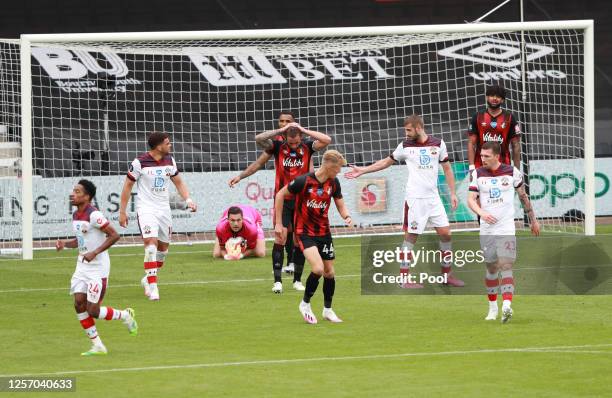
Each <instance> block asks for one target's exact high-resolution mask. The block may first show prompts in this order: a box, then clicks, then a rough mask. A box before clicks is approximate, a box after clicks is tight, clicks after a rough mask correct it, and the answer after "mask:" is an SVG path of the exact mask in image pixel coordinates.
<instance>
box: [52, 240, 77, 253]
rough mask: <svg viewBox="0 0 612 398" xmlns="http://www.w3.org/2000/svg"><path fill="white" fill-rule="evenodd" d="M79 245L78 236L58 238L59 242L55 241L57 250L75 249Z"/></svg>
mask: <svg viewBox="0 0 612 398" xmlns="http://www.w3.org/2000/svg"><path fill="white" fill-rule="evenodd" d="M78 246H79V242H78V241H77V239H76V238H74V239H69V240H61V239H58V240H57V242H55V250H57V251H60V250H64V248H68V249H75V248H77V247H78Z"/></svg>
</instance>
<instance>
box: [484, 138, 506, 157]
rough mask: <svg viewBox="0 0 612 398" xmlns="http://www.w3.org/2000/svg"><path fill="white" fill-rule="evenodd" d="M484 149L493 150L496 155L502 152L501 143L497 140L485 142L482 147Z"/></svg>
mask: <svg viewBox="0 0 612 398" xmlns="http://www.w3.org/2000/svg"><path fill="white" fill-rule="evenodd" d="M483 149H490V150H492V151H493V154H494V155H499V154H500V153H501V145H499V142H497V141H487V142H485V143H484V144H482V148H480V150H481V151H482V150H483Z"/></svg>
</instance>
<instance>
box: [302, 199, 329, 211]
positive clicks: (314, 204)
mask: <svg viewBox="0 0 612 398" xmlns="http://www.w3.org/2000/svg"><path fill="white" fill-rule="evenodd" d="M306 207H310V208H312V209H326V208H327V203H325V202H322V201H318V200H314V199H311V200H308V201H307V202H306Z"/></svg>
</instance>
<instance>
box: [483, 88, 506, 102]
mask: <svg viewBox="0 0 612 398" xmlns="http://www.w3.org/2000/svg"><path fill="white" fill-rule="evenodd" d="M485 95H486V96H487V97H491V96H494V95H496V96H498V97H499V98H501V99H506V89H505V88H503V87H502V86H500V85H498V84H493V85H492V86H488V87H487V91H486V93H485Z"/></svg>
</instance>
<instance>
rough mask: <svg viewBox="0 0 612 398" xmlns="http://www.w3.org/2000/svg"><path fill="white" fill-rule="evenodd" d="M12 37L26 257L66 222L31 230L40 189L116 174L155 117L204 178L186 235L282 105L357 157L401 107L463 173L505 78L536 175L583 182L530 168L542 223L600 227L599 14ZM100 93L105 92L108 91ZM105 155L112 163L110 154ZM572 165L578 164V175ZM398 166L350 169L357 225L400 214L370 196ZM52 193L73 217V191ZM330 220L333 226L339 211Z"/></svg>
mask: <svg viewBox="0 0 612 398" xmlns="http://www.w3.org/2000/svg"><path fill="white" fill-rule="evenodd" d="M522 32H524V33H525V35H524V36H525V37H526V40H527V44H529V46H528V47H529V51H530V53H529V54H527V56H526V61H525V64H526V67H525V69H526V71H518V69H517V68H520V66H518V67H517V66H516V65H518V64H517V63H516V62H514V61H515V58H516V51H517V49H519V50H518V51H519V55H520V48H521V43H519V41H520V37H521V33H522ZM517 44H518V45H517ZM18 45H19V47H20V48H19V59H20V63H19V65H20V76H15V77H14V78H15V79H20V85H21V96H20V104H21V109H20V119H21V122H20V123H21V125H20V126H19V130H20V139H21V150H22V170H21V187H20V192H19V193H15V195H16V196H19V195H20V198H19V199H20V207H21V236H20V237H14V236H13V237H11V236H8V234H7V235H6V236H3V237H2V241H3V242H9V241H10V240H11V239H14V240H17V241H21V242H22V244H21V246H22V247H21V248H22V256H23V258H24V259H31V258H32V251H33V248H34V247H35V246H36V247H51V246H52V240H53V239H55V238H57V237H59V236H61V235H62V234H63V233H66V230H65V229H64V230H62V229H61V228H59V226H58V227H57V228H55V227H50V225H54V224H52V223H51V222H49V223H48V224H46V227H45V228H46V229H45V232H44V233H42V232H40V231H37V228H38V227H37V225H38V224H37V221H36V220H37V216H36V214H35V210H34V209H35V206H36V203H37V200H39V199H40V195H38V196H37V197H35V195H36V194H35V191H36V190H37V189H51V190H55V189H57V190H58V191H57V192H54V194H53V195H48V198H47V200H49V202H51V201H53V200H54V198H56V199H57V198H60V197H61V196H62V195H63V196H64V197H65V196H67V194H68V193H69V191H62V192H60V191H59V190H66V189H67V187H70V184H73V183H75V182H76V181H77V179H78V178H86V177H93V178H94V180H95V182H96V183H97V184H101V185H99V186H103V187H106V186H109V185H113V184H114V185H116V184H117V181H121V180H120V178H122V176H123V175H124V173H125V170H127V165H128V161H129V160H130V159H132V158H134V157H135V156H136V155H137V154H138V153H140V152H144V151H145V150H146V146H145V141H144V140H143V138H144V133H146V130H150V129H152V128H153V127H155V128H159V129H166V130H170V132H177V134H175V135H173V138H174V137H176V140H175V142H174V144H175V145H174V154H175V157H176V158H177V161H178V163H179V167H183V168H184V169H185V170H186V171H187V173H186V177H188V178H187V179H188V183H191V184H192V185H193V186H200V185H202V186H206V187H208V188H205V189H206V190H208V191H206V190H204V191H197V192H198V194H200V195H201V196H200V201H201V202H204V204H205V206H203V207H204V210H200V212H199V214H198V215H195V216H193V217H192V216H189V217H187V216H185V217H184V220H185V225H183V224H181V222H183V221H179V228H178V232H179V233H183V234H186V235H189V236H195V237H196V239H199V238H202V239H204V238H206V237H209V236H210V232H211V231H212V230H214V229H211V227H210V226H211V225H212V224H214V223H215V222H216V220H217V219H218V218H219V216H220V214H221V212H220V211H219V209H218V207H219V208H220V207H221V206H224V205H228V204H230V203H231V202H234V201H236V200H237V199H238V196H236V194H235V191H234V192H232V191H231V190H230V189H229V188H226V186H222V185H223V184H222V182H223V181H224V180H227V179H229V178H228V177H229V176H231V175H235V174H236V173H237V171H238V170H240V169H244V167H245V166H246V165H247V164H249V163H250V162H252V161H254V160H255V158H256V157H257V155H258V154H259V151H258V149H257V148H256V146H255V144H254V139H253V137H254V134H255V133H257V132H261V131H263V130H269V129H272V128H274V127H276V126H275V118H276V116H275V115H276V114H277V113H278V112H279V111H280V110H284V109H292V110H297V113H298V121H299V122H300V123H301V124H303V125H304V126H307V127H309V128H311V129H313V130H318V131H323V132H326V133H329V134H330V136H332V139H333V143H332V146H333V147H334V148H335V149H339V150H340V151H341V152H344V153H345V154H346V155H347V158H348V160H349V161H350V162H351V163H356V164H369V163H371V162H373V161H375V160H378V159H380V158H381V157H384V156H387V155H388V154H389V153H390V151H392V150H393V149H394V148H395V146H396V145H397V144H398V143H399V142H400V141H401V140H402V138H403V133H402V131H401V121H402V119H403V117H404V116H407V113H412V112H417V113H421V114H422V115H423V116H424V118H425V124H426V130H427V131H431V132H432V133H433V134H434V135H439V136H441V137H443V138H444V140H445V141H446V142H447V145H449V147H450V153H451V157H452V158H453V160H456V161H457V162H458V164H459V166H458V167H459V168H458V169H456V170H458V172H460V173H463V175H465V174H466V173H465V171H466V170H464V169H467V166H466V165H465V162H466V160H467V156H466V145H465V140H466V137H465V130H466V129H467V125H468V121H469V117H470V115H471V114H473V113H474V112H476V111H477V110H478V109H480V108H482V107H483V105H484V88H485V86H486V85H488V84H491V83H496V82H497V83H500V84H502V85H504V86H505V87H506V89H507V90H509V92H510V93H511V98H510V99H509V100H508V101H507V108H508V109H509V110H511V111H512V112H517V111H518V109H519V108H518V106H517V104H518V102H519V101H521V93H522V89H521V87H522V86H523V83H526V87H527V90H528V93H526V94H527V97H528V103H527V104H525V105H526V106H525V107H524V109H525V112H527V113H529V114H530V120H532V123H530V125H527V126H526V134H527V135H529V137H530V143H529V145H530V156H531V157H530V158H529V159H523V161H524V162H525V161H527V162H530V166H531V163H533V164H534V165H538V167H535V168H534V167H530V172H531V171H533V170H545V169H546V168H549V167H553V166H554V167H555V168H557V169H558V170H559V173H558V174H557V175H556V178H557V181H559V180H560V178H559V176H566V181H561V183H563V182H568V183H570V185H571V184H577V187H578V188H577V189H578V192H574V188H572V187H569V188H567V187H566V188H564V189H565V191H563V192H560V193H557V197H555V196H554V195H552V194H550V192H549V190H550V181H549V180H546V178H548V177H547V176H540V177H541V178H540V177H538V178H539V179H534V183H538V184H539V183H542V181H544V180H546V181H545V182H543V183H542V184H544V185H542V186H541V189H540V193H541V195H544V196H546V195H550V201H552V204H551V203H548V204H542V206H546V209H547V210H546V211H547V212H548V213H550V214H548V213H547V215H545V217H547V218H549V219H550V222H549V224H550V225H551V226H552V227H553V228H554V229H555V230H570V231H577V232H580V233H584V234H587V235H592V234H594V233H595V189H596V184H595V164H594V142H595V141H594V60H593V46H594V44H593V21H591V20H585V21H546V22H523V23H486V24H484V23H482V24H461V25H425V26H385V27H354V28H320V29H275V30H232V31H208V32H207V31H202V32H149V33H146V32H145V33H99V34H98V33H86V34H48V35H47V34H43V35H22V36H21V39H20V42H19V44H18ZM45 49H47V50H45ZM48 49H51V50H48ZM33 61H35V62H33ZM60 61H61V62H60ZM62 62H63V63H62ZM519 64H520V62H519ZM530 68H532V69H530ZM520 72H526V73H520ZM521 75H522V76H521ZM108 76H111V77H112V79H110V80H109V78H108ZM258 79H259V80H258ZM521 79H527V80H526V81H521ZM0 84H2V82H1V81H0ZM109 87H110V88H109ZM1 88H2V87H0V89H1ZM110 91H112V95H111V94H110V93H109V92H110ZM104 93H108V95H110V96H111V97H104V98H103V99H101V97H100V95H107V94H104ZM102 102H104V103H105V104H106V105H105V106H106V107H107V108H106V110H104V111H103V110H102V105H100V104H101V103H102ZM109 103H110V106H111V109H110V115H111V117H110V119H111V120H110V121H109V117H108V114H109V110H108V106H109V105H108V104H109ZM102 113H104V115H105V116H104V121H103V118H102ZM0 117H2V108H0ZM0 122H2V119H1V118H0ZM102 126H104V127H102ZM102 129H103V130H104V133H105V134H104V135H106V138H103V137H102V135H103V134H101V130H102ZM532 135H533V136H534V137H537V139H533V140H532V139H531V137H532ZM109 137H110V138H109ZM109 140H110V143H109V142H108V141H109ZM103 141H105V142H106V143H103ZM60 144H61V145H60ZM108 145H110V146H108ZM531 146H533V147H531ZM102 147H104V148H105V149H104V150H105V151H108V152H110V156H111V158H110V160H107V159H106V158H103V156H101V155H100V151H101V150H102V149H101V148H102ZM557 150H558V151H557ZM555 151H557V152H555ZM317 159H318V158H317ZM562 160H568V161H569V162H565V163H564V162H562ZM105 161H108V162H111V163H110V165H109V164H104V165H103V166H102V165H101V162H105ZM538 162H539V163H538ZM462 164H463V165H465V167H464V168H462V167H463V166H462ZM551 165H552V166H551ZM185 166H186V167H185ZM396 167H399V166H396ZM563 167H568V168H571V169H567V170H564V169H563ZM578 167H580V168H582V170H581V171H580V172H577V173H576V174H577V175H574V174H572V173H573V172H574V171H576V168H578ZM397 170H398V171H397V173H396V169H395V168H394V169H393V170H390V171H389V172H388V173H387V174H381V175H380V178H379V180H381V181H383V180H385V179H386V185H385V187H384V188H383V192H380V191H378V192H370V190H369V189H370V188H368V185H366V186H363V185H359V184H358V182H348V181H347V182H346V184H347V190H348V191H349V192H351V193H350V196H351V199H350V200H349V202H350V204H351V205H353V206H354V207H358V206H359V208H360V209H362V210H363V213H362V214H361V216H358V217H356V219H357V221H358V222H360V223H361V224H362V226H363V227H364V228H363V229H362V230H358V232H359V233H377V231H378V230H377V229H375V227H370V226H371V225H375V226H376V225H379V224H384V225H387V224H394V225H395V226H397V224H398V223H399V222H400V219H399V217H398V216H397V214H394V213H393V212H392V211H391V210H389V209H385V210H384V211H383V210H380V209H378V208H375V206H376V204H372V203H368V200H367V197H368V195H370V194H371V195H373V196H372V197H373V198H374V199H373V200H378V202H377V203H378V204H380V198H381V197H382V200H383V202H384V201H385V200H386V201H387V203H386V205H387V207H394V208H395V207H398V206H397V204H396V203H395V202H393V200H396V199H395V197H396V196H397V197H399V198H401V193H398V192H399V191H403V189H404V183H405V181H404V180H398V179H397V178H399V177H397V176H398V175H403V174H401V171H400V169H397ZM103 171H104V172H103ZM570 171H571V172H572V173H569V172H570ZM270 173H271V172H270V171H269V170H267V171H266V172H264V171H260V172H258V174H255V175H253V177H252V178H254V179H252V180H245V181H243V182H241V184H243V185H242V186H241V187H240V189H241V190H242V192H243V193H244V195H243V196H242V198H246V199H248V200H250V201H251V202H253V203H252V204H255V203H256V202H257V203H260V199H261V198H263V199H261V201H262V202H265V203H263V205H262V208H266V209H265V210H269V208H270V201H271V200H272V198H271V197H270V194H269V192H268V190H269V187H270V186H273V178H272V177H270ZM568 174H572V176H571V177H568V176H567V175H568ZM579 174H582V175H579ZM202 175H205V176H206V177H205V181H204V180H202V178H201V176H202ZM368 177H369V176H368ZM553 177H554V176H553ZM377 178H378V175H374V174H373V175H372V178H371V179H369V181H370V184H371V186H373V187H374V188H372V189H376V184H377V182H376V181H377ZM34 180H36V182H34ZM46 180H49V181H46ZM51 180H52V181H51ZM211 181H212V182H211ZM249 181H252V182H249ZM576 181H577V182H576ZM39 182H40V183H39ZM530 182H531V180H530ZM344 183H345V182H343V190H344V188H345V185H344ZM62 184H63V185H62ZM206 184H209V185H206ZM249 184H252V185H249ZM391 185H393V187H391ZM43 187H49V188H43ZM249 187H252V191H250V193H249V191H248V189H249ZM553 188H554V187H553ZM120 189H121V187H120V186H119V187H117V188H115V190H114V191H112V192H111V191H108V190H105V189H103V190H102V191H103V193H104V195H105V196H104V198H106V199H108V203H109V204H108V206H106V207H108V208H109V209H111V211H116V196H113V195H116V191H117V190H119V191H120ZM581 190H583V192H584V193H583V195H581V194H580V191H581ZM570 193H572V195H574V196H573V197H572V198H574V197H580V198H581V199H580V201H583V203H579V202H580V201H576V202H574V203H570V204H568V208H569V209H579V208H580V210H581V211H582V212H583V214H584V217H580V218H579V219H578V220H570V221H566V218H565V216H564V215H563V214H560V213H559V212H558V210H559V202H560V201H561V200H565V201H570V199H569V198H568V197H569V195H570ZM398 195H399V196H398ZM442 195H443V196H444V195H446V196H447V195H448V192H444V191H442ZM256 197H257V198H256ZM364 197H365V199H364ZM546 197H547V198H548V196H546ZM253 198H256V199H253ZM64 199H65V198H64ZM246 199H245V200H246ZM264 199H265V200H264ZM360 200H361V201H363V203H362V202H360ZM398 200H401V199H398ZM541 202H543V200H541ZM246 204H249V203H246ZM384 204H385V203H383V205H384ZM48 206H49V209H51V210H49V211H58V212H59V211H61V213H62V214H61V217H63V218H65V219H67V216H66V209H65V208H64V207H65V204H62V206H60V207H53V205H52V204H48ZM368 206H371V208H369V209H368ZM177 207H179V208H180V204H178V205H177ZM58 209H59V210H58ZM360 211H361V210H360ZM517 211H518V209H517ZM555 212H556V213H555ZM570 216H571V215H570ZM61 217H57V218H58V221H61V220H59V219H60V218H61ZM334 217H335V216H334ZM465 217H466V218H456V219H454V220H452V221H454V223H453V225H454V227H455V228H465V227H468V228H473V227H475V225H476V224H475V222H474V220H473V219H469V218H467V215H465ZM519 218H520V217H519V214H517V219H519ZM569 218H570V219H571V217H569ZM179 219H181V220H182V219H183V216H182V215H181V216H180V217H179ZM204 219H205V220H204ZM203 220H204V221H203ZM378 220H382V221H380V222H379V221H378ZM391 220H394V221H391ZM332 221H337V220H336V219H335V218H332ZM574 221H577V222H574ZM132 223H133V221H132ZM189 223H191V224H189ZM333 223H334V225H337V226H338V228H340V227H339V226H340V223H337V222H333ZM59 224H60V223H59V222H58V225H59ZM189 225H193V227H190V226H189ZM268 227H269V225H268ZM2 228H5V227H2ZM127 233H128V234H132V235H135V234H137V231H131V232H130V231H128V232H127ZM35 241H36V242H38V244H36V245H34V242H35ZM127 241H128V242H129V240H127Z"/></svg>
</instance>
